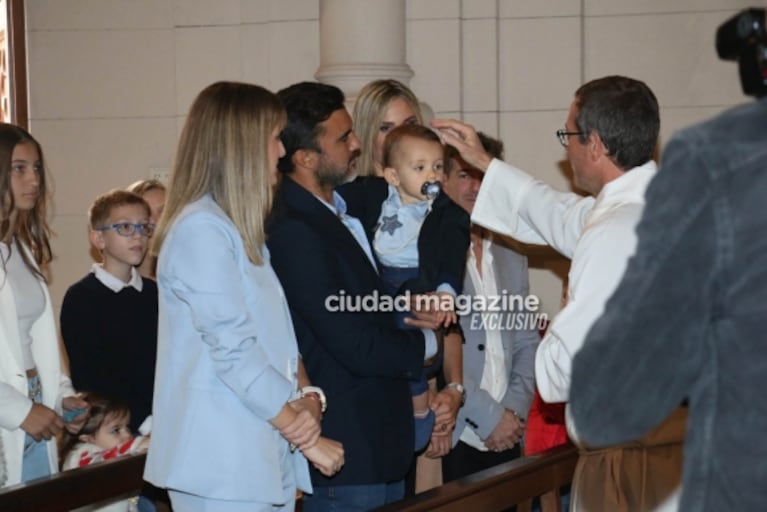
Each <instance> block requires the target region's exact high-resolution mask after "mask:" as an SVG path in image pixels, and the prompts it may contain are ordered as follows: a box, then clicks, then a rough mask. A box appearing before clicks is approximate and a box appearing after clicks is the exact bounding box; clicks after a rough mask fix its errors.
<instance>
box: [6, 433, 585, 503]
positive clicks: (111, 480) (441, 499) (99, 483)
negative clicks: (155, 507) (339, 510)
mask: <svg viewBox="0 0 767 512" xmlns="http://www.w3.org/2000/svg"><path fill="white" fill-rule="evenodd" d="M577 459H578V453H577V451H576V449H575V448H572V447H569V446H567V447H559V448H552V449H551V450H548V451H546V452H543V453H541V454H539V455H534V456H531V457H524V458H520V459H516V460H513V461H511V462H507V463H505V464H502V465H500V466H496V467H494V468H491V469H488V470H485V471H481V472H479V473H475V474H473V475H471V476H468V477H466V478H463V479H461V480H456V481H454V482H449V483H447V484H445V485H443V486H441V487H438V488H436V489H432V490H430V491H426V492H423V493H421V494H418V495H417V496H415V497H413V498H409V499H406V500H403V501H400V502H397V503H393V504H391V505H388V506H386V507H383V508H381V509H379V510H380V512H384V511H385V512H394V511H401V512H418V511H427V510H429V511H442V512H449V511H455V512H465V511H467V510H469V511H482V512H493V511H500V510H504V509H506V508H509V507H510V506H512V505H514V504H518V503H522V504H524V503H525V502H528V501H529V500H530V499H532V498H535V497H537V496H542V495H544V496H548V497H550V498H551V497H556V498H557V500H555V501H552V500H549V502H550V503H554V504H555V505H556V504H558V491H559V488H560V487H562V486H563V485H567V484H568V483H570V482H571V480H572V476H573V471H574V470H575V463H576V461H577ZM145 460H146V455H135V456H130V457H123V458H120V459H116V460H113V461H109V462H105V463H102V464H97V465H93V466H90V467H85V468H80V469H75V470H71V471H65V472H63V473H59V474H58V475H53V476H50V477H47V478H42V479H40V480H37V481H35V482H31V483H27V484H21V485H16V486H13V487H8V488H6V489H2V490H0V511H2V512H64V511H67V510H71V509H73V508H76V507H80V506H83V505H88V504H91V503H96V502H99V501H101V500H105V499H108V498H111V497H115V496H120V495H123V494H127V493H138V491H139V489H140V488H141V487H142V485H143V482H142V478H141V475H142V473H143V468H144V462H145ZM555 510H556V509H555Z"/></svg>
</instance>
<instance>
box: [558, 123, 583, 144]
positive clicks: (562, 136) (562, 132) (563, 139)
mask: <svg viewBox="0 0 767 512" xmlns="http://www.w3.org/2000/svg"><path fill="white" fill-rule="evenodd" d="M570 135H583V132H568V131H567V128H560V129H559V130H557V138H558V139H559V143H560V144H562V146H564V147H567V145H568V144H569V143H570V139H568V137H569V136H570Z"/></svg>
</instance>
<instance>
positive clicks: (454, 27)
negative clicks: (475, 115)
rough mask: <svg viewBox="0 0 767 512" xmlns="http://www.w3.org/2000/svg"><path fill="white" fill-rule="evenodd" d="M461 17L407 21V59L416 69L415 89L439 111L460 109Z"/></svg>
mask: <svg viewBox="0 0 767 512" xmlns="http://www.w3.org/2000/svg"><path fill="white" fill-rule="evenodd" d="M459 31H460V21H459V20H457V19H454V20H415V21H409V22H408V24H407V43H408V46H407V61H408V63H409V64H410V66H411V67H412V68H413V70H414V71H415V76H414V77H413V79H412V80H411V82H410V85H411V86H412V88H413V92H415V94H416V95H417V96H418V98H419V99H420V100H421V101H425V102H426V103H428V104H429V105H431V108H432V109H433V110H434V111H435V112H440V111H455V110H460V105H461V79H460V76H461V75H460V65H461V59H460V55H461V47H460V37H459Z"/></svg>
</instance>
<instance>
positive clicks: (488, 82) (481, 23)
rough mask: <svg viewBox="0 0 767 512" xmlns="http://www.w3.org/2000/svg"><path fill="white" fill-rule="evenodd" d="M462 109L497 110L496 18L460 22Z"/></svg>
mask: <svg viewBox="0 0 767 512" xmlns="http://www.w3.org/2000/svg"><path fill="white" fill-rule="evenodd" d="M461 25H462V37H461V39H462V46H463V48H462V55H463V58H462V70H461V74H462V76H463V79H462V85H463V92H462V95H463V101H462V102H461V103H462V105H463V109H464V110H486V111H497V110H498V59H497V55H498V43H497V41H498V30H497V22H496V20H495V19H482V20H465V21H463V22H462V24H461Z"/></svg>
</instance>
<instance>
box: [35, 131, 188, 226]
mask: <svg viewBox="0 0 767 512" xmlns="http://www.w3.org/2000/svg"><path fill="white" fill-rule="evenodd" d="M31 129H32V132H33V133H34V134H35V136H36V137H37V138H38V139H39V140H40V143H41V144H42V146H43V150H44V151H45V158H46V165H47V167H48V170H49V172H50V174H51V177H52V179H53V183H54V185H55V194H54V201H53V202H54V205H55V208H54V213H55V214H56V215H80V214H84V213H85V211H86V210H87V209H88V207H89V206H90V203H91V201H92V200H93V199H94V198H95V197H96V196H97V195H99V194H102V193H104V192H106V191H108V190H110V189H113V188H122V187H125V186H127V185H129V184H130V183H132V182H134V181H137V180H139V179H145V178H147V177H149V170H150V168H152V167H160V168H170V166H171V163H172V161H173V155H174V153H175V147H176V142H177V135H176V120H175V118H173V117H168V118H146V119H85V120H74V119H73V120H59V121H46V120H39V121H34V122H33V124H32V127H31Z"/></svg>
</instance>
